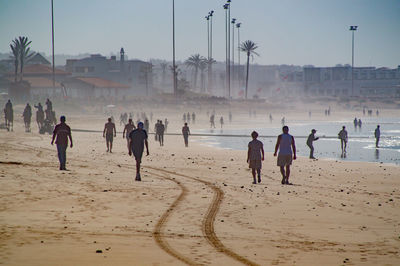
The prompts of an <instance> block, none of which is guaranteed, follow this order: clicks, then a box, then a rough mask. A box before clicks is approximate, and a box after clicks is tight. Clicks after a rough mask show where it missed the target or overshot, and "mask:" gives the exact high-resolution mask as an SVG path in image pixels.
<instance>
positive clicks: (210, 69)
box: [206, 58, 217, 93]
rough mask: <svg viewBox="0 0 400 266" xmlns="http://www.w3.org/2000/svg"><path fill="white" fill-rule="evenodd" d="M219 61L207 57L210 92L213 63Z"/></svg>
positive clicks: (209, 90)
mask: <svg viewBox="0 0 400 266" xmlns="http://www.w3.org/2000/svg"><path fill="white" fill-rule="evenodd" d="M216 62H217V61H215V60H214V59H213V58H209V59H206V63H207V66H208V68H207V72H208V92H209V93H210V92H211V87H212V65H213V64H215V63H216Z"/></svg>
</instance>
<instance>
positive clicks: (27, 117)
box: [22, 103, 32, 132]
mask: <svg viewBox="0 0 400 266" xmlns="http://www.w3.org/2000/svg"><path fill="white" fill-rule="evenodd" d="M22 116H23V117H24V124H25V132H31V119H32V108H31V106H30V105H29V103H27V104H26V106H25V109H24V112H23V113H22Z"/></svg>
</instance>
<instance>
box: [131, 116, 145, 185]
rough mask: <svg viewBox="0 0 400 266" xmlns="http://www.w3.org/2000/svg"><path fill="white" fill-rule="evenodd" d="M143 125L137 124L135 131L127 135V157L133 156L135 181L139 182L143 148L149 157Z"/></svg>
mask: <svg viewBox="0 0 400 266" xmlns="http://www.w3.org/2000/svg"><path fill="white" fill-rule="evenodd" d="M143 127H144V124H143V123H142V122H139V123H138V125H137V129H135V130H133V131H132V132H131V133H130V134H129V140H130V142H129V147H130V150H129V156H131V155H132V154H133V156H134V157H135V160H136V178H135V180H136V181H141V180H142V178H141V177H140V164H141V163H142V156H143V151H144V146H146V151H147V156H148V155H149V144H148V142H147V132H146V130H144V129H143Z"/></svg>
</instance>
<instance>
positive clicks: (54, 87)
mask: <svg viewBox="0 0 400 266" xmlns="http://www.w3.org/2000/svg"><path fill="white" fill-rule="evenodd" d="M51 46H52V50H53V56H52V58H53V92H54V91H55V89H56V79H55V65H54V11H53V0H51Z"/></svg>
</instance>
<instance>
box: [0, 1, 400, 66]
mask: <svg viewBox="0 0 400 266" xmlns="http://www.w3.org/2000/svg"><path fill="white" fill-rule="evenodd" d="M50 3H51V1H50V0H0V52H8V51H9V50H10V48H9V44H10V42H11V40H12V39H14V38H15V37H17V36H27V37H29V39H30V40H32V49H33V50H35V51H40V52H45V53H46V54H50V53H51V13H50V10H51V4H50ZM224 3H225V1H220V0H175V9H176V53H177V54H176V56H177V60H184V59H186V58H187V57H188V56H190V55H191V54H195V53H200V54H202V55H204V56H207V26H206V25H207V24H206V20H205V18H204V17H205V15H207V13H208V11H210V10H214V11H215V14H214V23H213V29H214V35H213V38H214V41H213V51H214V52H213V57H214V58H215V59H217V60H218V61H222V60H225V11H224V9H223V8H222V5H223V4H224ZM231 10H232V11H231V16H232V17H235V18H237V19H238V21H239V22H242V23H243V24H242V28H241V31H240V35H241V40H247V39H249V40H252V41H254V42H256V43H257V44H258V45H259V49H258V53H259V54H260V57H256V58H255V59H254V61H253V62H254V63H259V64H294V65H305V64H313V65H316V66H333V65H335V64H338V63H342V64H345V63H351V32H350V31H349V26H350V25H358V26H359V29H358V31H357V32H356V33H355V65H357V66H372V65H373V66H387V67H397V65H400V1H399V0H329V1H328V0H232V9H231ZM54 14H55V52H56V54H79V53H86V52H88V53H101V54H103V55H107V56H109V55H110V54H111V53H113V54H117V53H118V52H119V49H120V48H121V47H124V49H125V52H126V54H127V55H128V56H129V58H131V59H132V58H139V59H142V60H149V59H152V58H160V59H167V60H171V59H172V0H151V1H150V0H141V1H140V0H54ZM235 35H237V31H236V30H235ZM235 37H236V36H235ZM235 42H236V41H235ZM235 58H236V59H235V60H237V55H235ZM243 61H244V55H242V62H243Z"/></svg>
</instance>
